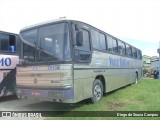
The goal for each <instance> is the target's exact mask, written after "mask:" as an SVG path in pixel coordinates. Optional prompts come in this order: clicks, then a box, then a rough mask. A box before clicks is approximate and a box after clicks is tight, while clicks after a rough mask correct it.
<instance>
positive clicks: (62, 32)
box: [20, 23, 70, 62]
mask: <svg viewBox="0 0 160 120" xmlns="http://www.w3.org/2000/svg"><path fill="white" fill-rule="evenodd" d="M20 35H21V37H22V38H23V40H24V41H27V42H26V43H25V42H24V44H23V58H24V59H25V60H27V61H29V62H48V61H50V62H51V61H53V62H54V61H69V60H70V44H69V27H68V24H67V23H58V24H52V25H46V26H43V27H38V28H35V29H30V30H27V31H22V32H21V33H20ZM27 43H30V44H33V46H34V47H32V46H31V45H30V44H27Z"/></svg>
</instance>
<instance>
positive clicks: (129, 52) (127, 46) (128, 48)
mask: <svg viewBox="0 0 160 120" xmlns="http://www.w3.org/2000/svg"><path fill="white" fill-rule="evenodd" d="M126 53H127V56H128V57H132V50H131V46H130V45H127V44H126Z"/></svg>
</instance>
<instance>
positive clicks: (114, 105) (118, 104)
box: [107, 100, 144, 111]
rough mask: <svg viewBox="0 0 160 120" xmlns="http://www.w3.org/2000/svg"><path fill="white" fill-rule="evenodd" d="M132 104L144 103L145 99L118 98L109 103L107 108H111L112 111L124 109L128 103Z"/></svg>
mask: <svg viewBox="0 0 160 120" xmlns="http://www.w3.org/2000/svg"><path fill="white" fill-rule="evenodd" d="M131 104H144V103H143V101H140V100H135V101H133V100H117V101H114V102H111V103H109V104H107V110H111V111H120V110H123V108H124V107H125V106H127V105H131Z"/></svg>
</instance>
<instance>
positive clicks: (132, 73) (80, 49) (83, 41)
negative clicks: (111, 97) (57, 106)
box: [16, 19, 142, 103]
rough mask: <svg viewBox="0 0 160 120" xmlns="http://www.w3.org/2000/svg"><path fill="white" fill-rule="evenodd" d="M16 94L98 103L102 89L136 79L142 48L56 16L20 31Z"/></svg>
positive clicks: (110, 89)
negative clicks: (20, 47)
mask: <svg viewBox="0 0 160 120" xmlns="http://www.w3.org/2000/svg"><path fill="white" fill-rule="evenodd" d="M20 38H21V40H22V46H23V48H22V49H21V52H22V54H21V55H22V56H21V58H22V59H23V60H22V62H21V63H20V64H18V66H17V74H16V80H17V81H16V82H17V86H16V92H17V96H18V97H19V98H38V99H43V100H49V101H55V102H64V103H76V102H78V101H81V100H84V99H90V100H91V102H92V103H96V102H99V101H100V100H101V99H102V96H103V94H104V93H107V92H110V91H113V90H115V89H118V88H120V87H123V86H126V85H128V84H132V83H137V81H138V80H139V79H140V78H141V74H142V54H141V50H139V49H137V48H136V47H133V46H132V45H130V44H128V43H126V42H124V41H122V40H120V39H118V38H116V37H114V36H112V35H110V34H108V33H106V32H104V31H101V30H100V29H97V28H95V27H93V26H91V25H89V24H86V23H84V22H80V21H75V20H64V19H60V20H55V21H49V22H46V23H41V24H36V25H33V26H29V27H25V28H24V29H22V30H21V31H20Z"/></svg>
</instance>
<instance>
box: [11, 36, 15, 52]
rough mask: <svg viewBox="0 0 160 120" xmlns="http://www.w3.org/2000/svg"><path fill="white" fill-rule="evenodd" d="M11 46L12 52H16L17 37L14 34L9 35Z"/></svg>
mask: <svg viewBox="0 0 160 120" xmlns="http://www.w3.org/2000/svg"><path fill="white" fill-rule="evenodd" d="M9 47H10V52H15V50H16V49H15V48H16V37H15V36H14V35H9Z"/></svg>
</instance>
